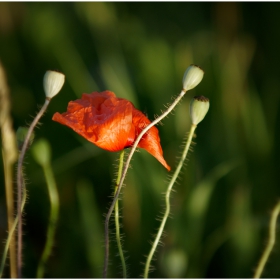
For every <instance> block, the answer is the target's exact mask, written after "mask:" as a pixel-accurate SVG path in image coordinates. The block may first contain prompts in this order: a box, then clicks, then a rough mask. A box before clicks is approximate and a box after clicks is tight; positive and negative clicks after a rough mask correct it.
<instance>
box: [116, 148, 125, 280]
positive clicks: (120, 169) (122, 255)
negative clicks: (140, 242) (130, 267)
mask: <svg viewBox="0 0 280 280" xmlns="http://www.w3.org/2000/svg"><path fill="white" fill-rule="evenodd" d="M123 158H124V150H122V151H121V153H120V163H119V171H118V178H117V181H116V186H115V194H116V191H117V189H118V184H119V181H120V178H121V175H122V169H123ZM115 226H116V240H117V244H118V250H119V254H120V258H121V263H122V268H123V278H126V264H125V259H124V254H123V250H122V244H121V236H120V224H119V200H117V202H116V204H115Z"/></svg>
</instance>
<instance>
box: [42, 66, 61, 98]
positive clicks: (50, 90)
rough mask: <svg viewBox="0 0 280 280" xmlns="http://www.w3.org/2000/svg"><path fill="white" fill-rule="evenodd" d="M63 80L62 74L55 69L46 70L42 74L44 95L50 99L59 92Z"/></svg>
mask: <svg viewBox="0 0 280 280" xmlns="http://www.w3.org/2000/svg"><path fill="white" fill-rule="evenodd" d="M64 81H65V76H64V74H62V73H60V72H57V71H51V70H49V71H47V72H46V74H45V76H44V82H43V84H44V90H45V94H46V97H47V98H49V99H51V98H53V97H54V96H55V95H57V94H58V93H59V91H60V90H61V88H62V86H63V84H64Z"/></svg>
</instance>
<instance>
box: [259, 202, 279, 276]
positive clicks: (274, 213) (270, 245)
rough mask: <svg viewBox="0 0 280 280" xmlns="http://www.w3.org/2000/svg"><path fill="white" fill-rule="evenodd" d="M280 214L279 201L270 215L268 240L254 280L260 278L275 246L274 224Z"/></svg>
mask: <svg viewBox="0 0 280 280" xmlns="http://www.w3.org/2000/svg"><path fill="white" fill-rule="evenodd" d="M279 212H280V201H279V202H278V203H277V204H276V206H275V207H274V209H273V211H272V214H271V219H270V224H269V238H268V243H267V245H266V248H265V250H264V252H263V254H262V256H261V259H260V261H259V264H258V267H257V269H256V271H255V274H254V278H260V277H261V274H262V272H263V269H264V266H265V264H266V263H267V260H268V258H269V255H270V253H271V251H272V249H273V246H274V244H275V239H276V238H275V235H276V234H275V232H276V224H277V218H278V215H279Z"/></svg>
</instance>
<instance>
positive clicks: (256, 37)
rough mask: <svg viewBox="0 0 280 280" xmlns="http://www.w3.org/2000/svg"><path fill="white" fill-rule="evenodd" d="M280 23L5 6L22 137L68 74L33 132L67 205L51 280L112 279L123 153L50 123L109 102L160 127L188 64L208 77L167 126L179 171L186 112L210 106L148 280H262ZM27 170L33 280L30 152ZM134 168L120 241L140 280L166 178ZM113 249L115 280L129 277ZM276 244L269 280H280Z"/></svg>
mask: <svg viewBox="0 0 280 280" xmlns="http://www.w3.org/2000/svg"><path fill="white" fill-rule="evenodd" d="M279 13H280V4H279V3H234V2H232V3H219V2H217V3H201V2H199V3H188V2H187V3H181V2H180V3H120V2H115V3H52V2H50V3H5V2H1V3H0V60H1V61H2V63H3V66H4V67H5V71H6V74H7V78H8V83H9V87H10V92H11V100H12V112H11V114H12V117H13V125H14V128H15V130H16V129H17V128H18V127H19V126H25V125H27V124H30V123H31V121H32V117H33V116H35V114H36V112H37V111H38V106H40V105H42V104H43V102H44V98H45V96H44V92H43V85H42V80H43V76H44V74H45V71H46V70H49V69H57V70H60V71H61V72H63V73H64V74H65V75H66V82H65V85H64V87H63V88H62V91H61V93H60V94H59V95H58V96H56V97H55V98H54V99H53V100H52V102H51V104H50V106H49V108H48V112H47V113H46V114H45V115H44V117H43V118H42V119H41V125H40V126H39V127H37V129H36V131H35V134H36V137H35V141H36V139H39V138H42V137H44V138H46V139H47V140H48V141H49V143H50V145H51V147H52V166H53V169H54V173H55V177H56V182H57V185H58V189H59V195H60V203H61V208H60V219H59V224H58V229H57V232H56V240H55V247H54V248H53V252H52V256H51V258H50V259H49V261H48V264H47V271H46V277H50V278H54V277H55V278H60V277H67V278H73V277H74V278H86V277H98V278H99V277H101V276H102V266H103V254H104V237H103V224H104V214H105V213H106V211H107V209H108V207H109V205H110V202H111V195H112V191H113V181H114V179H115V172H116V165H117V159H118V153H109V152H107V151H103V150H101V149H99V148H97V147H95V146H94V145H93V144H91V143H89V142H87V141H86V140H85V139H83V138H82V137H80V136H78V135H77V134H75V133H74V132H73V131H72V130H71V129H69V128H67V127H64V126H62V125H60V124H58V123H55V122H53V121H52V120H51V118H52V115H53V114H54V113H55V112H64V111H65V110H66V107H67V104H68V102H69V101H70V100H74V99H77V98H79V97H80V96H81V94H82V93H90V92H93V91H103V90H106V89H108V90H111V91H114V92H115V93H116V95H117V96H118V97H123V98H127V99H129V100H131V101H132V102H133V103H134V104H135V106H136V107H137V108H138V109H140V110H141V111H143V112H144V113H146V114H147V115H148V117H149V118H150V119H153V118H154V116H155V115H158V114H160V112H161V110H163V109H164V108H165V105H166V104H167V103H170V102H171V100H172V98H174V96H176V94H178V93H179V92H180V90H181V79H182V76H183V73H184V71H185V69H186V68H187V67H188V66H189V65H190V64H192V63H195V64H197V65H200V66H201V67H202V68H203V69H204V70H205V76H204V79H203V81H202V82H201V84H200V85H199V86H198V87H197V88H195V89H194V90H192V91H190V92H188V94H187V95H186V96H185V97H184V99H183V101H182V102H181V103H180V104H179V105H178V107H177V108H176V110H175V111H174V113H173V114H172V115H170V116H169V117H168V118H167V119H164V121H163V122H162V124H163V125H162V126H158V129H159V131H160V136H161V144H162V148H163V151H164V157H165V159H166V161H167V162H168V163H169V165H170V166H171V168H172V169H173V170H174V169H175V167H176V162H177V158H178V156H179V155H180V151H181V150H182V142H183V140H184V139H185V137H186V134H187V132H188V130H189V128H190V118H189V112H188V106H189V101H190V99H191V98H192V97H193V96H194V95H204V96H206V97H208V98H209V99H210V104H211V105H210V110H209V112H208V114H207V116H206V118H205V119H204V121H203V122H202V123H201V124H199V126H198V128H197V131H196V134H197V138H196V139H195V142H196V145H194V146H193V152H192V153H191V154H190V155H189V157H188V163H187V166H186V168H185V169H184V172H183V173H182V174H181V176H180V180H179V184H177V185H176V186H175V192H173V194H172V217H171V218H170V219H169V220H168V222H167V225H166V234H165V236H164V238H163V239H162V243H163V246H160V247H159V248H158V250H157V253H156V259H155V260H154V261H153V265H154V271H153V272H152V273H151V274H150V277H163V278H165V277H166V278H167V277H172V278H182V277H184V278H186V277H192V278H196V277H200V278H201V277H209V278H211V277H215V278H218V277H223V278H227V277H230V278H238V277H242V278H246V277H251V276H252V275H253V272H254V268H255V267H256V265H257V263H258V260H259V258H260V255H261V253H262V251H263V249H264V245H265V244H266V241H267V236H268V223H269V217H270V216H269V215H270V212H271V210H272V208H273V206H274V205H275V204H276V203H277V201H278V199H279V195H280V184H279V171H280V160H279V155H280V148H279V144H277V143H279V141H280V133H279V131H280V130H279V128H280V114H279V105H280V78H279V77H280V70H279V65H280V52H279V49H280V36H279V30H280V18H279ZM25 163H26V164H25V175H26V181H27V189H28V202H27V205H26V207H25V216H24V221H25V222H24V259H23V260H24V267H23V276H24V277H27V278H32V277H35V273H36V267H37V264H38V261H39V258H40V255H41V253H42V250H43V246H44V242H45V236H46V229H47V222H48V215H49V199H48V193H47V187H46V184H45V181H44V176H43V171H42V170H41V168H40V166H39V165H38V164H37V163H36V162H35V160H34V159H33V157H32V154H31V153H30V151H29V152H28V153H27V157H26V160H25ZM131 165H132V168H131V169H129V173H128V176H127V178H126V181H125V183H126V187H125V188H124V190H123V198H122V216H123V219H122V224H123V228H122V232H123V233H124V239H123V240H124V242H123V244H124V249H125V251H126V254H125V255H126V257H127V263H128V266H129V276H130V277H134V278H137V277H140V276H141V275H142V273H143V269H144V265H143V263H144V261H145V259H146V258H145V256H146V255H147V254H148V252H149V250H150V241H152V240H153V235H154V234H155V232H156V229H157V227H158V226H159V221H158V218H159V217H160V216H161V213H162V212H163V206H164V200H163V193H164V191H165V189H166V187H167V180H168V176H169V175H170V174H167V173H168V172H167V171H166V170H165V169H164V168H163V167H162V166H161V164H160V163H159V162H158V161H157V160H156V159H155V158H153V157H152V156H150V155H149V154H148V153H147V152H145V151H143V150H141V151H140V152H139V153H136V154H135V155H134V159H133V161H132V164H131ZM171 172H172V171H171ZM3 177H4V176H3V163H2V161H1V163H0V178H1V181H0V183H1V186H2V187H1V188H0V237H1V245H0V250H1V251H2V249H3V244H4V240H5V239H6V236H7V235H6V230H7V218H6V202H5V189H4V178H3ZM111 226H112V227H111V228H112V231H113V224H112V225H111ZM111 237H112V239H111V248H110V250H111V251H110V252H111V254H110V267H109V276H110V277H121V276H122V275H121V267H120V260H119V257H118V256H117V250H116V245H115V241H114V235H112V236H111ZM277 237H278V244H276V248H275V249H274V250H273V253H272V255H271V257H270V259H269V262H268V264H267V266H266V269H265V272H264V274H263V276H264V277H266V278H273V277H277V278H278V277H279V276H280V267H279V258H280V253H279V249H280V248H279V246H280V245H279V244H280V242H279V238H280V236H279V233H278V235H277ZM5 273H6V274H5V275H6V277H8V276H9V273H8V268H7V269H6V271H5ZM5 275H4V276H5Z"/></svg>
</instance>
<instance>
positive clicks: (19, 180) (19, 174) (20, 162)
mask: <svg viewBox="0 0 280 280" xmlns="http://www.w3.org/2000/svg"><path fill="white" fill-rule="evenodd" d="M49 103H50V99H48V98H46V100H45V103H44V105H43V107H42V108H41V110H40V111H39V113H38V114H37V116H36V117H35V118H34V120H33V122H32V123H31V125H30V127H29V129H28V132H27V134H26V137H25V140H24V143H23V146H22V149H21V153H20V155H19V159H18V165H17V169H18V170H17V213H18V248H17V249H18V250H17V276H18V278H22V276H21V269H22V210H21V201H22V193H23V189H24V186H23V180H22V166H23V159H24V156H25V153H26V150H27V148H28V144H29V141H30V137H31V135H32V132H33V130H34V128H35V126H36V125H37V123H38V121H39V120H40V118H41V117H42V116H43V114H44V112H45V111H46V109H47V107H48V105H49Z"/></svg>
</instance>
